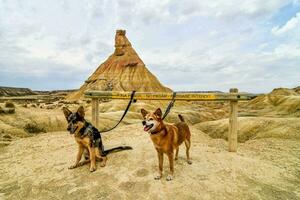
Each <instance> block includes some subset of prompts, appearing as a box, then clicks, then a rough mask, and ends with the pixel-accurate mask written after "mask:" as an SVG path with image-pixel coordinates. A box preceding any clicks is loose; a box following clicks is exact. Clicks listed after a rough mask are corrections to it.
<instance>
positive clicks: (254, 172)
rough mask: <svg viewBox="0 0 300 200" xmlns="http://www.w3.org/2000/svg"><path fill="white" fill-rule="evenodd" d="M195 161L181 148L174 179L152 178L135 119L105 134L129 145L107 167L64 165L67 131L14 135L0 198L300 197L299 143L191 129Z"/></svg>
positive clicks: (152, 156)
mask: <svg viewBox="0 0 300 200" xmlns="http://www.w3.org/2000/svg"><path fill="white" fill-rule="evenodd" d="M191 130H192V148H191V155H192V160H193V164H192V165H188V164H187V163H186V160H185V153H184V147H183V146H182V147H181V149H180V153H179V160H178V161H176V163H175V178H174V180H172V181H170V182H168V181H166V180H165V175H166V174H167V172H168V162H167V160H166V158H165V165H164V172H165V173H164V177H163V179H161V180H159V181H157V180H154V179H153V174H154V173H155V172H156V170H157V165H158V162H157V158H156V153H155V150H154V148H153V145H152V142H151V141H150V138H149V136H148V134H147V133H145V132H143V130H142V127H141V125H140V124H133V125H127V126H122V127H120V128H118V129H116V130H114V131H112V132H110V133H105V134H104V143H105V145H106V148H109V147H114V146H117V145H130V146H132V147H133V150H131V151H124V152H118V153H114V154H111V155H109V158H108V162H107V166H106V167H104V168H101V167H99V166H98V169H97V171H96V172H93V173H91V172H89V168H88V165H85V166H82V167H79V168H76V169H73V170H69V169H68V166H70V165H71V164H72V163H73V162H74V159H75V155H76V151H77V146H76V144H75V141H74V139H73V138H72V136H70V135H69V134H68V133H67V132H52V133H46V134H40V135H38V136H35V137H30V138H23V139H19V140H16V141H13V142H12V144H11V145H9V146H7V147H5V148H1V154H0V160H1V164H0V169H1V171H0V177H1V178H0V188H1V189H0V198H3V199H299V198H300V187H299V185H300V179H299V178H300V167H299V163H300V141H299V140H296V139H276V138H262V139H255V140H250V141H247V142H245V143H240V144H239V149H238V152H237V153H229V152H228V151H227V142H226V141H224V140H222V139H211V138H210V137H209V136H207V135H206V134H205V133H203V132H201V131H200V130H198V129H196V128H195V127H191Z"/></svg>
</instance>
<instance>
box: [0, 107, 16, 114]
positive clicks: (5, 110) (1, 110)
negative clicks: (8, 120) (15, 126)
mask: <svg viewBox="0 0 300 200" xmlns="http://www.w3.org/2000/svg"><path fill="white" fill-rule="evenodd" d="M14 113H15V108H2V107H0V114H14Z"/></svg>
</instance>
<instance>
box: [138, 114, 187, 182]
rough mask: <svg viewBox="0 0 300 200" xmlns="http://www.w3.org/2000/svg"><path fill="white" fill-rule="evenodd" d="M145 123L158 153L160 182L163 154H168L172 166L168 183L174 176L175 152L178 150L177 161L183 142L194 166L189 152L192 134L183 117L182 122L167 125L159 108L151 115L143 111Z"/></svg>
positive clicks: (180, 117) (158, 177)
mask: <svg viewBox="0 0 300 200" xmlns="http://www.w3.org/2000/svg"><path fill="white" fill-rule="evenodd" d="M141 113H142V115H143V118H144V121H143V125H144V131H147V132H149V133H150V137H151V140H152V142H153V144H154V147H155V149H156V151H157V155H158V161H159V174H158V175H157V176H155V179H156V180H158V179H160V178H161V177H162V170H163V154H164V153H165V154H167V155H168V158H169V164H170V174H169V175H168V176H167V181H170V180H172V179H173V174H174V163H173V160H174V150H175V149H176V155H175V160H177V159H178V152H179V145H180V144H182V143H183V142H184V143H185V146H186V157H187V163H188V164H192V161H191V160H190V155H189V150H190V146H191V132H190V129H189V127H188V125H187V124H186V123H185V122H184V119H183V117H182V116H181V115H178V117H179V119H180V121H181V122H179V123H176V124H167V123H164V122H163V120H162V112H161V109H160V108H158V109H156V111H155V112H154V113H150V112H148V111H146V110H145V109H141Z"/></svg>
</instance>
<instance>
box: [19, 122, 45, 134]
mask: <svg viewBox="0 0 300 200" xmlns="http://www.w3.org/2000/svg"><path fill="white" fill-rule="evenodd" d="M24 130H25V131H26V132H27V133H46V129H45V128H44V127H42V126H40V125H38V124H37V123H35V122H31V123H28V124H26V125H25V127H24Z"/></svg>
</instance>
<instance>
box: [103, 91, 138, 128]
mask: <svg viewBox="0 0 300 200" xmlns="http://www.w3.org/2000/svg"><path fill="white" fill-rule="evenodd" d="M134 94H135V91H132V93H131V96H130V101H129V103H128V105H127V108H126V109H125V111H124V113H123V115H122V117H121V119H120V120H119V122H118V123H117V124H116V125H115V126H113V127H112V128H110V129H108V130H104V131H100V133H105V132H109V131H111V130H113V129H115V128H116V127H117V126H118V125H119V124H120V123H121V121H122V120H123V118H124V117H125V116H126V114H127V111H128V110H129V108H130V106H131V103H132V102H136V101H135V99H134Z"/></svg>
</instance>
